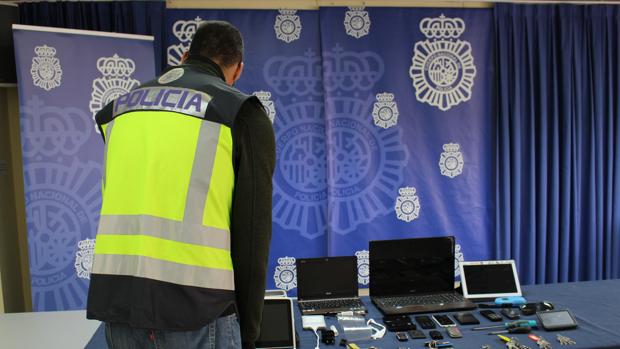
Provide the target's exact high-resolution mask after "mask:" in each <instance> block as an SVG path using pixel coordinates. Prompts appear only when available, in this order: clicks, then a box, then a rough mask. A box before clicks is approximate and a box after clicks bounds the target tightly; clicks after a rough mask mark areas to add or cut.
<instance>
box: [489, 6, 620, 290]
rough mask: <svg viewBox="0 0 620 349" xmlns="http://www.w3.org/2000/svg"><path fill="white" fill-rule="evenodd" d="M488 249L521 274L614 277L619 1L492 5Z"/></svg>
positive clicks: (525, 277)
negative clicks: (492, 169)
mask: <svg viewBox="0 0 620 349" xmlns="http://www.w3.org/2000/svg"><path fill="white" fill-rule="evenodd" d="M495 29H496V40H497V64H498V82H497V84H498V85H497V86H498V127H499V128H498V136H497V142H498V149H497V150H498V152H497V166H498V167H497V207H498V210H497V217H496V218H497V220H496V221H497V229H496V238H497V240H496V254H497V257H499V258H514V259H516V260H517V261H518V265H519V275H520V277H521V279H522V282H523V283H526V284H531V283H551V282H566V281H577V280H594V279H608V278H618V277H620V140H619V139H618V138H619V137H620V105H619V103H620V7H618V6H570V5H552V6H539V5H510V4H497V5H496V6H495Z"/></svg>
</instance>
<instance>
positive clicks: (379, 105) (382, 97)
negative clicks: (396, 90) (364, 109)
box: [372, 92, 398, 128]
mask: <svg viewBox="0 0 620 349" xmlns="http://www.w3.org/2000/svg"><path fill="white" fill-rule="evenodd" d="M372 118H373V120H374V121H375V125H377V126H379V127H382V128H390V127H392V126H394V125H396V123H397V122H398V106H397V105H396V102H394V94H392V93H385V92H384V93H379V94H377V101H376V102H375V104H374V105H373V108H372Z"/></svg>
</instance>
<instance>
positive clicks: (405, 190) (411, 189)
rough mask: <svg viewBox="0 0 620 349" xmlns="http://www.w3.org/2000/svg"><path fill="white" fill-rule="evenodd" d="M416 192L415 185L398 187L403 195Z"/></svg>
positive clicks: (411, 194) (412, 194) (410, 194)
mask: <svg viewBox="0 0 620 349" xmlns="http://www.w3.org/2000/svg"><path fill="white" fill-rule="evenodd" d="M415 192H416V190H415V188H414V187H404V188H400V189H398V193H399V194H400V195H401V196H414V195H415Z"/></svg>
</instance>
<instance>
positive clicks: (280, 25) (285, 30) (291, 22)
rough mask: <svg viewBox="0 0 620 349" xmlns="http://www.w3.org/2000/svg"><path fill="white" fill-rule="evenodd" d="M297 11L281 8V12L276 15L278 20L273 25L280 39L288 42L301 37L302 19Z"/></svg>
mask: <svg viewBox="0 0 620 349" xmlns="http://www.w3.org/2000/svg"><path fill="white" fill-rule="evenodd" d="M296 13H297V10H280V14H279V15H278V16H277V17H276V22H275V24H274V25H273V29H274V30H275V32H276V37H277V38H278V40H282V41H284V42H286V43H287V44H288V43H291V42H292V41H295V40H297V39H299V36H300V35H301V20H300V19H299V16H298V15H296Z"/></svg>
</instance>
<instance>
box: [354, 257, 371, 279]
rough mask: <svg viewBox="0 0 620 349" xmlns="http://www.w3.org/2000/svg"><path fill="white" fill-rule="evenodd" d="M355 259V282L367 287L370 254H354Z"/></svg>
mask: <svg viewBox="0 0 620 349" xmlns="http://www.w3.org/2000/svg"><path fill="white" fill-rule="evenodd" d="M355 257H357V282H358V283H359V284H361V285H368V283H369V282H370V254H369V252H368V251H366V250H361V251H357V252H355Z"/></svg>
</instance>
